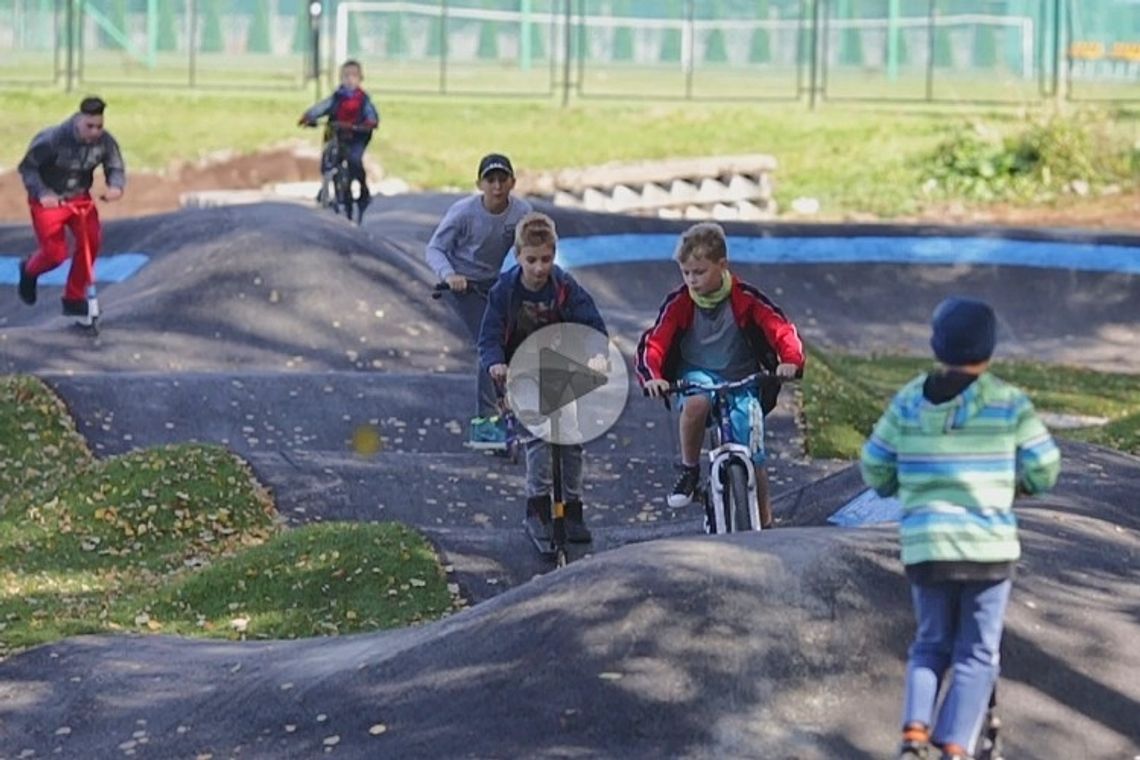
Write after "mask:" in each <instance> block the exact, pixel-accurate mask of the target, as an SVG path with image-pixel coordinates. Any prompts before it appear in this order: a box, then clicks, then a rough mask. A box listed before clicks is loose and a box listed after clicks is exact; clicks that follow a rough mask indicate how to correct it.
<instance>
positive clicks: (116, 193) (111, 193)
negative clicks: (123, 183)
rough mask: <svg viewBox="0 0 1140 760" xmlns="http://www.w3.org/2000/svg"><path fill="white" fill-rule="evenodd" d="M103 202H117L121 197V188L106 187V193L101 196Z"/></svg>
mask: <svg viewBox="0 0 1140 760" xmlns="http://www.w3.org/2000/svg"><path fill="white" fill-rule="evenodd" d="M101 197H102V198H103V200H105V201H117V200H119V199H120V198H122V197H123V188H121V187H108V188H107V191H106V192H105V193H103V195H102V196H101Z"/></svg>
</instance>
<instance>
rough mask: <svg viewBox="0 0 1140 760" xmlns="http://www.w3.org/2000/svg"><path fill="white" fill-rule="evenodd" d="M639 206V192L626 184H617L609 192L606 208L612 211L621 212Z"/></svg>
mask: <svg viewBox="0 0 1140 760" xmlns="http://www.w3.org/2000/svg"><path fill="white" fill-rule="evenodd" d="M640 207H641V193H639V192H637V191H636V190H634V189H633V188H632V187H630V186H628V185H617V186H616V187H614V189H613V191H612V192H611V193H610V198H609V201H607V203H606V210H607V211H610V212H612V213H617V214H620V213H623V212H626V211H629V210H631V209H635V208H640Z"/></svg>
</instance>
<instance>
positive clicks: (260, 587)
mask: <svg viewBox="0 0 1140 760" xmlns="http://www.w3.org/2000/svg"><path fill="white" fill-rule="evenodd" d="M0 480H2V483H3V486H4V488H3V492H2V493H0V655H3V654H6V653H7V652H9V651H11V650H13V649H18V648H22V647H26V646H32V645H35V644H40V643H45V642H48V641H52V640H55V639H58V638H61V637H63V636H68V635H74V634H80V633H98V632H106V631H112V630H124V629H127V630H138V631H144V632H145V631H166V632H177V633H183V634H190V635H203V636H215V637H216V636H228V637H234V638H241V637H245V636H258V637H267V638H269V637H272V638H281V637H297V636H313V635H322V634H333V633H342V632H347V631H360V630H372V629H376V628H388V627H394V626H401V625H407V624H410V623H414V622H418V621H422V620H429V619H433V618H436V617H439V616H440V615H442V614H443V613H445V612H446V611H447V610H448V609H449V608H450V602H451V597H450V594H449V592H448V589H447V584H446V581H445V578H444V574H443V571H442V569H441V568H440V566H439V563H438V562H437V561H436V559H435V555H434V552H433V551H432V549H431V548H430V546H429V545H428V544H427V543H426V542H425V541H424V539H423V538H422V537H421V536H419V535H418V534H416V533H415V532H413V531H412V530H410V529H408V528H407V527H405V526H401V525H398V524H392V523H385V524H379V525H363V526H362V525H356V524H336V523H329V524H324V525H319V526H310V527H306V528H301V529H298V530H285V529H284V528H283V527H282V525H281V521H280V519H279V517H278V515H277V512H276V509H275V508H274V506H273V504H272V502H271V500H270V498H269V496H268V493H267V492H266V491H265V489H264V488H262V487H261V486H260V485H259V484H258V483H257V482H256V481H255V480H254V478H253V475H252V473H251V472H250V470H249V469H248V467H247V466H246V465H245V463H244V462H242V461H241V460H240V459H238V458H237V457H235V456H234V455H232V454H231V453H229V452H228V451H226V450H225V449H222V448H219V447H215V446H200V445H180V446H167V447H162V448H157V449H149V450H141V451H135V452H131V453H129V454H126V455H124V456H120V457H114V458H111V459H106V460H96V459H94V458H92V457H91V455H90V454H89V452H88V451H87V449H86V447H85V446H84V444H83V440H82V438H81V437H80V436H79V435H78V433H77V432H76V431H75V428H74V425H73V424H72V422H71V420H70V418H69V417H68V415H67V412H66V409H65V408H64V406H63V404H62V403H61V402H60V401H59V399H58V398H57V397H56V396H55V395H54V394H52V393H51V392H50V391H49V390H48V389H47V388H46V387H45V386H44V385H43V384H42V383H40V382H39V381H38V380H35V379H33V378H27V377H13V376H0Z"/></svg>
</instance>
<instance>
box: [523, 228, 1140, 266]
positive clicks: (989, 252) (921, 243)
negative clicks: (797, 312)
mask: <svg viewBox="0 0 1140 760" xmlns="http://www.w3.org/2000/svg"><path fill="white" fill-rule="evenodd" d="M676 244H677V236H676V235H673V234H668V235H665V234H622V235H591V236H587V237H567V238H562V239H561V240H559V241H558V263H559V264H560V265H561V266H563V267H566V268H574V267H586V266H597V265H599V264H618V263H624V262H633V261H669V260H671V259H672V257H673V249H674V247H675V246H676ZM728 246H729V257H730V258H731V259H732V260H733V261H740V262H746V263H753V264H829V263H839V264H875V263H885V264H939V265H951V264H973V265H998V266H1023V267H1035V268H1044V269H1067V270H1077V271H1085V272H1121V273H1126V274H1140V248H1134V247H1129V246H1122V245H1097V244H1092V243H1067V242H1058V241H1029V240H1012V239H1009V238H982V237H973V238H950V237H850V238H840V237H812V238H805V237H800V238H789V237H737V236H730V237H729V239H728ZM505 263H507V265H508V266H510V265H513V264H514V263H515V262H514V257H513V256H512V257H509V259H508V261H507V262H505Z"/></svg>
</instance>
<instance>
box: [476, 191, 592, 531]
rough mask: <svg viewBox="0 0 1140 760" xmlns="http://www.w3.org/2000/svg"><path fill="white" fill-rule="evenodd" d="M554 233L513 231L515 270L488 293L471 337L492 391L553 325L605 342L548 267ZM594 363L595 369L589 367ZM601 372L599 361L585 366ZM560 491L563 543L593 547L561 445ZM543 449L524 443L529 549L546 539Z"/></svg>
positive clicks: (547, 468) (570, 285) (573, 449)
mask: <svg viewBox="0 0 1140 760" xmlns="http://www.w3.org/2000/svg"><path fill="white" fill-rule="evenodd" d="M557 242H558V233H557V231H556V230H555V227H554V221H553V220H552V219H551V218H550V217H549V216H547V215H546V214H542V213H538V212H531V213H529V214H527V215H526V216H524V217H523V218H522V219H520V220H519V223H518V226H517V227H516V229H515V258H516V260H517V261H518V266H515V267H512V268H511V269H510V270H508V271H506V272H504V273H503V274H502V275H501V276H500V277H499V279H498V281H497V282H496V283H495V285H494V286H493V287H492V288H491V290H490V293H489V294H488V298H487V311H486V314H485V315H484V317H483V324H482V327H481V328H480V330H479V360H480V362H481V364H482V367H483V370H484V371H485V372H487V373H488V375H489V376H490V378H491V379H492V380H494V381H495V382H497V383H499V384H504V383H506V381H507V363H508V362H510V360H511V356H512V354H514V352H515V350H516V349H517V348H518V347H519V346H520V345H521V344H522V342H523V341H524V340H526V338H527V336H529V335H531V334H532V333H535V332H537V331H538V330H540V329H542V328H543V327H546V326H547V325H552V324H556V323H564V322H574V323H577V324H582V325H586V326H587V327H591V328H593V329H594V330H597V331H598V332H599V333H601V334H603V335H605V334H606V325H605V322H604V321H603V320H602V316H601V314H599V313H598V308H597V306H596V305H595V304H594V299H593V297H591V296H590V294H589V292H587V291H586V289H585V288H583V287H582V286H581V285H579V284H578V281H577V280H575V279H574V278H573V277H572V276H571V275H570V274H569V273H568V272H566V271H564V270H563V269H562V268H561V267H559V266H558V265H556V264H555V263H554V252H555V246H556V244H557ZM596 362H597V366H594V365H595V363H596ZM590 364H591V369H594V370H596V371H601V370H602V368H603V367H604V364H605V357H604V356H599V357H595V359H591V361H590ZM559 448H560V449H561V451H562V486H563V494H564V496H565V498H566V536H567V539H568V540H569V541H571V542H574V543H589V542H590V541H592V540H593V536H592V535H591V534H590V531H589V529H588V528H587V527H586V523H585V518H584V515H583V510H582V446H581V445H580V444H577V445H566V444H564V445H562V446H560V447H559ZM551 487H552V482H551V453H550V444H549V443H547V442H546V441H544V440H542V439H541V438H538V437H532V438H529V439H528V440H527V442H526V496H527V502H526V517H525V519H524V525H525V526H526V529H527V532H528V533H530V535H531V538H533V539H534V540H535V541H540V542H541V541H546V540H549V538H550V505H551Z"/></svg>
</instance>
